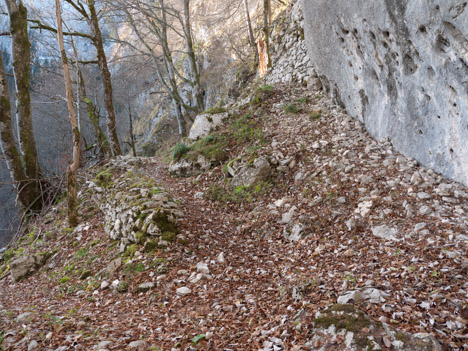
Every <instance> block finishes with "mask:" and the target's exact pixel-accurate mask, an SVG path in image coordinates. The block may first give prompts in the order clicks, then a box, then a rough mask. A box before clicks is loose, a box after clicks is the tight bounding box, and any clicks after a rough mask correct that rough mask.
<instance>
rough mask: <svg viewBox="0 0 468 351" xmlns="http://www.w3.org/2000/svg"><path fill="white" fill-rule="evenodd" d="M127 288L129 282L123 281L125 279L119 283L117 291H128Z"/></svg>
mask: <svg viewBox="0 0 468 351" xmlns="http://www.w3.org/2000/svg"><path fill="white" fill-rule="evenodd" d="M127 290H128V283H127V282H126V281H123V280H122V281H121V282H120V283H119V285H117V291H118V292H119V293H124V292H127Z"/></svg>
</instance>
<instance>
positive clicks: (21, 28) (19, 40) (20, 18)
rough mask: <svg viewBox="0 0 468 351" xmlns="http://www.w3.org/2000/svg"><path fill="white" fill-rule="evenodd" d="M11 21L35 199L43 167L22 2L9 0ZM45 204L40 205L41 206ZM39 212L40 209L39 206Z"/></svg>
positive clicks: (23, 144)
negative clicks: (36, 128)
mask: <svg viewBox="0 0 468 351" xmlns="http://www.w3.org/2000/svg"><path fill="white" fill-rule="evenodd" d="M5 3H6V5H7V8H8V13H9V17H10V32H11V39H12V40H11V52H12V61H13V71H14V75H15V85H16V99H17V120H18V125H19V136H20V140H19V141H20V150H21V158H22V163H23V167H24V172H25V175H26V177H27V178H28V179H29V180H35V183H36V184H35V186H36V192H35V193H34V194H31V196H33V197H34V198H38V197H40V195H41V184H40V182H41V177H42V175H41V169H40V167H39V162H38V157H37V149H36V142H35V138H34V132H33V124H32V114H31V91H30V89H31V43H30V42H29V36H28V13H27V9H26V7H25V6H24V5H23V3H22V1H21V0H20V1H19V4H18V3H17V1H16V0H5ZM41 202H42V201H38V203H41ZM35 207H36V208H39V207H40V206H35Z"/></svg>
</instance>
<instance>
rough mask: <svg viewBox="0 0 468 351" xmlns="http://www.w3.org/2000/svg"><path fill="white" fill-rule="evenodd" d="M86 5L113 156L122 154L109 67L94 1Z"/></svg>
mask: <svg viewBox="0 0 468 351" xmlns="http://www.w3.org/2000/svg"><path fill="white" fill-rule="evenodd" d="M87 5H88V8H89V13H90V27H91V30H92V32H93V37H94V38H93V42H94V46H95V47H96V51H97V59H98V65H99V69H100V70H101V75H102V84H103V88H104V104H105V107H106V113H107V118H106V123H107V132H108V134H109V141H110V145H111V149H112V153H113V154H114V156H118V155H121V154H122V150H121V148H120V143H119V138H118V136H117V129H116V124H115V120H116V117H115V110H114V101H113V92H112V80H111V74H110V72H109V67H108V66H107V58H106V53H105V51H104V44H103V41H102V34H101V29H100V28H99V19H98V16H97V12H96V8H95V6H94V0H87Z"/></svg>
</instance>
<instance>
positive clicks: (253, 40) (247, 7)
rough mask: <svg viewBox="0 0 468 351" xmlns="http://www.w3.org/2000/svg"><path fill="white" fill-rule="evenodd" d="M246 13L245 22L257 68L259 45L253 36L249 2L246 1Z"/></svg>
mask: <svg viewBox="0 0 468 351" xmlns="http://www.w3.org/2000/svg"><path fill="white" fill-rule="evenodd" d="M244 13H245V21H246V22H247V29H248V31H249V44H250V47H251V48H252V51H253V53H254V57H255V66H256V65H257V64H258V51H257V45H256V44H255V37H254V34H253V29H252V21H251V20H250V11H249V3H248V0H244Z"/></svg>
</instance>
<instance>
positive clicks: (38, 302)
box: [0, 85, 468, 350]
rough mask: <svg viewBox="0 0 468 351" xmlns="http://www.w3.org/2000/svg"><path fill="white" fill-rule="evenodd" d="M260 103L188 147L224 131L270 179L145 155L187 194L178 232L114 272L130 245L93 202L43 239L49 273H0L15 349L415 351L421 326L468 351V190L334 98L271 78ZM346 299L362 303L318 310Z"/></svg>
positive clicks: (148, 166)
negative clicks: (372, 133) (179, 173)
mask: <svg viewBox="0 0 468 351" xmlns="http://www.w3.org/2000/svg"><path fill="white" fill-rule="evenodd" d="M254 102H256V103H254V104H247V105H244V106H238V107H237V108H234V107H233V108H232V109H233V111H234V110H235V109H237V111H238V113H237V114H235V115H236V117H233V120H231V122H234V124H232V125H229V123H228V125H229V127H228V128H227V129H225V128H222V129H221V130H220V131H219V132H218V133H214V134H213V137H209V138H208V139H203V140H202V141H199V142H198V143H197V144H195V145H194V146H192V148H191V150H190V151H188V152H187V157H189V156H190V155H191V154H193V153H202V154H205V155H206V156H207V157H208V155H212V154H213V149H210V146H213V145H216V144H211V143H216V142H218V141H219V140H225V142H226V144H225V148H224V149H223V151H224V152H226V157H227V158H229V159H231V160H234V159H236V160H237V163H238V166H237V167H236V166H235V163H234V162H228V163H227V164H228V165H231V166H232V167H231V166H230V167H231V168H232V169H233V171H232V172H234V175H236V174H238V173H239V172H240V170H241V169H242V166H241V165H243V164H245V162H247V163H249V161H250V162H252V161H253V160H255V159H259V158H263V159H265V160H267V162H268V164H269V165H270V168H271V169H270V176H269V177H267V178H264V179H263V181H262V182H260V183H257V186H253V187H245V186H242V185H239V186H237V187H235V188H233V187H232V186H231V185H230V181H229V180H227V177H229V176H228V175H226V173H223V168H224V170H225V171H227V172H229V169H228V168H227V167H226V163H225V162H221V164H222V165H224V166H225V167H223V166H222V165H219V166H217V167H215V168H213V169H212V170H211V171H209V172H207V173H204V174H202V175H201V176H195V177H190V178H173V177H171V176H169V175H168V174H167V170H166V169H167V165H165V164H164V163H162V162H161V161H160V160H151V161H150V160H148V161H150V162H144V164H142V166H141V167H140V172H141V171H143V170H144V171H145V173H146V174H147V175H148V176H151V177H154V179H155V183H154V184H157V185H159V186H164V187H165V188H166V189H167V190H168V191H169V192H170V193H171V194H172V195H173V197H174V198H175V199H176V202H178V203H180V204H181V207H182V210H183V212H184V214H185V217H184V218H182V219H181V220H180V221H179V222H178V230H179V232H180V233H179V235H178V236H177V239H176V241H175V242H174V243H173V244H170V245H169V246H168V247H167V248H164V247H160V248H154V250H149V251H148V252H145V251H144V250H143V246H137V250H136V251H134V252H133V253H130V255H129V256H127V258H124V259H123V260H122V261H121V262H119V261H117V263H120V264H121V265H122V266H120V267H119V264H115V263H116V262H115V261H113V263H112V264H111V265H110V266H109V267H108V268H107V269H106V271H107V272H105V273H104V272H103V269H105V268H106V266H107V265H108V264H109V263H110V262H111V261H112V260H113V259H114V258H115V257H118V256H119V255H120V254H119V249H118V245H117V243H112V242H111V241H110V240H109V238H108V236H107V234H105V232H104V231H103V224H102V215H100V214H98V213H96V212H92V211H95V210H93V209H91V208H89V207H86V206H90V205H89V204H88V205H84V206H85V207H84V208H88V211H91V213H93V215H92V216H91V217H89V218H87V219H85V221H84V222H83V224H82V225H81V226H80V227H79V228H78V229H77V230H75V231H74V232H73V233H65V234H64V235H65V236H64V237H63V238H62V239H61V240H58V241H55V240H52V241H50V242H46V243H44V244H41V245H44V246H43V247H50V248H55V249H56V250H58V252H57V254H56V255H55V256H54V257H53V258H52V259H50V260H49V262H48V264H47V265H46V266H45V268H43V269H42V270H41V271H40V272H39V273H38V274H36V275H34V276H32V277H31V278H30V279H28V280H26V281H22V282H19V283H16V284H10V283H8V282H7V281H6V280H2V285H1V287H0V311H1V314H0V318H1V320H2V326H4V327H3V328H4V331H5V332H6V334H7V335H6V337H5V340H4V342H3V345H4V346H5V348H6V349H8V350H9V349H11V350H13V349H14V350H19V349H27V345H28V344H29V345H31V344H33V345H36V344H35V343H37V344H38V345H39V346H38V349H52V350H66V349H90V348H92V347H93V346H96V345H99V347H100V348H101V349H108V350H123V349H132V348H135V349H136V348H137V347H141V349H150V345H152V346H153V347H154V348H153V349H162V350H166V349H171V348H182V349H186V348H187V347H189V346H190V344H192V343H193V346H192V348H198V349H215V350H221V349H233V350H258V349H263V350H273V349H287V348H289V349H291V348H292V347H294V349H296V350H301V349H304V350H307V349H313V350H314V349H320V347H324V345H328V347H329V348H331V349H337V350H343V349H344V348H345V346H344V345H345V344H349V345H351V344H353V345H354V346H353V347H356V348H357V349H360V347H361V348H362V347H364V346H363V345H371V344H373V343H374V342H375V344H378V345H380V346H381V347H382V348H384V349H385V348H387V349H390V348H391V347H394V348H395V349H405V347H406V349H408V350H415V349H417V346H415V345H416V344H415V342H418V343H423V341H421V340H424V339H421V340H419V339H418V338H415V337H411V336H410V334H406V333H405V332H406V331H407V332H409V333H412V334H414V333H418V332H424V333H426V332H429V333H431V334H432V336H433V337H434V338H436V339H437V340H439V342H440V343H442V344H444V345H447V346H449V345H450V347H451V348H452V349H457V348H459V349H462V345H463V339H462V335H463V334H464V333H465V332H466V317H467V316H466V313H467V309H466V305H465V302H464V301H466V300H465V297H466V296H465V294H466V289H467V286H466V281H465V279H464V277H466V236H464V235H463V234H462V233H464V232H466V223H464V222H463V221H464V220H466V213H467V212H466V211H468V209H467V208H466V204H465V200H466V197H467V192H466V189H465V188H463V187H462V186H460V185H458V184H456V183H451V182H448V181H446V180H444V179H443V178H442V177H440V176H438V175H436V174H435V173H433V172H432V171H430V170H426V169H423V168H420V167H419V166H417V165H416V163H415V162H414V161H412V160H409V159H407V158H405V157H403V156H401V155H399V154H397V153H395V151H394V150H393V149H392V147H391V145H390V144H388V143H383V144H380V143H377V142H376V141H374V140H372V139H371V138H370V137H369V135H368V134H367V133H366V132H365V131H364V129H363V127H362V125H361V124H360V123H359V122H355V121H354V120H352V119H351V118H350V117H348V116H346V115H345V114H344V113H343V112H342V111H341V110H340V109H339V108H338V107H336V106H334V105H333V104H332V103H331V102H330V101H329V100H328V99H326V98H324V97H322V95H321V94H320V93H309V92H308V91H307V90H304V88H298V87H294V86H286V85H283V86H277V87H275V88H274V89H272V88H270V87H263V89H259V90H258V91H257V93H256V98H254ZM246 116H248V117H246ZM245 127H246V128H245ZM252 131H255V132H254V133H252ZM222 136H223V137H222ZM215 150H216V148H215ZM253 164H255V161H253ZM235 169H238V171H235ZM258 185H259V186H258ZM153 186H154V185H153ZM149 189H151V187H150V188H149ZM50 217H51V218H50V219H49V221H53V220H54V218H53V217H54V215H52V216H50ZM57 217H58V218H56V219H60V218H63V217H59V216H57ZM45 223H47V220H46V221H45ZM49 225H55V226H57V223H54V222H51V223H50V224H49ZM43 226H44V224H41V223H38V228H41V227H43ZM43 228H44V229H45V228H46V227H43ZM31 238H32V240H34V236H31ZM36 243H37V241H36ZM37 249H40V248H39V247H38V248H37ZM85 272H86V275H83V274H84V273H85ZM106 274H107V275H106ZM141 284H144V285H141ZM12 301H14V303H13V304H12ZM337 301H338V302H340V303H354V304H355V307H352V305H346V306H341V307H340V306H335V307H333V309H334V310H335V312H333V311H330V312H327V313H325V314H322V315H316V312H317V311H319V310H322V311H323V309H324V308H326V307H327V306H330V305H333V304H335V303H336V302H337ZM354 308H356V310H361V311H363V312H365V313H367V314H368V315H369V316H370V317H371V318H372V319H369V320H367V319H366V318H367V317H364V315H362V314H359V313H362V312H355V310H354ZM341 310H344V311H345V312H340V313H344V314H339V315H338V316H335V315H331V316H330V313H338V312H336V311H341ZM24 313H26V314H24ZM358 320H359V322H358ZM375 321H377V322H375ZM379 321H380V322H379ZM381 322H385V323H389V325H393V326H394V327H396V328H397V329H398V330H399V332H398V333H392V332H391V331H388V330H386V329H385V328H388V327H385V326H384V325H381V324H380V323H381ZM334 324H335V325H337V327H341V328H344V329H343V330H344V331H343V332H333V330H334V329H330V328H329V327H331V326H333V325H334ZM350 332H352V333H353V335H354V339H353V337H352V335H351V334H350ZM368 336H371V337H368ZM421 337H422V336H421ZM372 338H373V339H372ZM352 340H354V341H352ZM372 340H374V341H372ZM415 340H416V341H415ZM424 343H429V344H431V343H432V341H431V342H429V341H425V342H424ZM73 345H75V346H73ZM143 345H144V346H143ZM359 345H361V346H359ZM390 345H393V346H390ZM365 347H367V346H365ZM428 347H429V346H428ZM429 349H434V348H429Z"/></svg>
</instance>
